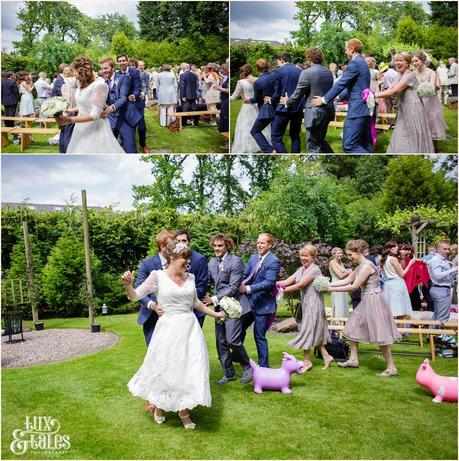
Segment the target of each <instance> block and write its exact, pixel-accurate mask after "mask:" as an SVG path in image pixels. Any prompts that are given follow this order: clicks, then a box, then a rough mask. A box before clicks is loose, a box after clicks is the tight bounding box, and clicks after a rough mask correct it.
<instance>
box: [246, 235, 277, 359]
mask: <svg viewBox="0 0 459 461" xmlns="http://www.w3.org/2000/svg"><path fill="white" fill-rule="evenodd" d="M273 244H274V238H273V236H272V235H271V234H269V233H262V234H260V235H259V236H258V239H257V254H256V255H252V256H251V257H250V259H249V262H248V264H247V266H246V267H245V270H244V279H243V280H242V283H241V286H240V287H239V291H240V292H241V293H242V294H244V296H242V297H241V304H242V306H243V308H244V310H245V311H246V312H247V314H245V315H244V316H242V317H241V323H242V336H241V339H242V342H244V339H245V334H246V331H247V328H248V327H249V326H250V325H251V324H252V323H254V327H253V335H254V339H255V344H256V346H257V352H258V364H259V365H260V366H261V367H269V348H268V341H267V339H266V332H267V331H268V328H269V325H270V322H271V320H272V316H273V314H274V313H275V312H276V298H275V296H274V294H273V289H274V287H275V286H276V280H277V276H278V275H279V271H280V267H281V263H280V261H279V259H278V258H277V257H276V256H274V254H273V253H271V248H272V246H273ZM244 303H245V305H244Z"/></svg>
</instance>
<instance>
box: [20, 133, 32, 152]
mask: <svg viewBox="0 0 459 461" xmlns="http://www.w3.org/2000/svg"><path fill="white" fill-rule="evenodd" d="M31 144H32V135H30V134H27V133H22V134H21V152H24V151H25V150H26V149H27V148H28V147H29V146H30V145H31Z"/></svg>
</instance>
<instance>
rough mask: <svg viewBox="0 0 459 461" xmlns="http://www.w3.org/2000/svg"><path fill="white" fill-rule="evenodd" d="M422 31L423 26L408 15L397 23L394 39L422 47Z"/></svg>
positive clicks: (423, 39)
mask: <svg viewBox="0 0 459 461" xmlns="http://www.w3.org/2000/svg"><path fill="white" fill-rule="evenodd" d="M424 33H425V32H424V28H423V27H422V26H421V25H420V24H418V23H417V22H416V21H415V20H414V19H413V18H412V17H410V16H405V17H403V18H402V19H400V21H399V22H398V23H397V34H396V39H397V40H398V41H400V42H403V43H409V44H410V45H414V44H416V45H420V46H421V47H422V46H423V45H424V41H425V38H424V37H425V35H424Z"/></svg>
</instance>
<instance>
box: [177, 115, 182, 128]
mask: <svg viewBox="0 0 459 461" xmlns="http://www.w3.org/2000/svg"><path fill="white" fill-rule="evenodd" d="M177 118H178V119H179V121H178V126H179V131H182V117H177Z"/></svg>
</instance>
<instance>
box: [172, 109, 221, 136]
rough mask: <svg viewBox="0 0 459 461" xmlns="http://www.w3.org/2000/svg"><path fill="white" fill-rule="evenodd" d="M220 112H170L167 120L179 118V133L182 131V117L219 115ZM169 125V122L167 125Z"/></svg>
mask: <svg viewBox="0 0 459 461" xmlns="http://www.w3.org/2000/svg"><path fill="white" fill-rule="evenodd" d="M218 114H220V111H219V110H196V111H192V112H169V113H168V114H167V118H168V119H169V118H174V117H175V118H177V119H178V121H179V131H182V128H183V127H182V117H197V116H198V115H218ZM167 124H168V125H169V121H168V123H167Z"/></svg>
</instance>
